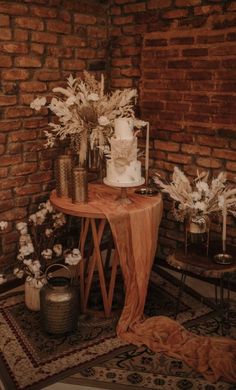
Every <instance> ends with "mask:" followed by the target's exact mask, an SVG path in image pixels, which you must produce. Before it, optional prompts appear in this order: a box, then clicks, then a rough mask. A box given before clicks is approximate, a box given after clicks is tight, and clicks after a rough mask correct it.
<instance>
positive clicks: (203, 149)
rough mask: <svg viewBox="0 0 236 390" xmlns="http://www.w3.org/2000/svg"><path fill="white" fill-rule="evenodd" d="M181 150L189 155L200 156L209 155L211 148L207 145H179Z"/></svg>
mask: <svg viewBox="0 0 236 390" xmlns="http://www.w3.org/2000/svg"><path fill="white" fill-rule="evenodd" d="M181 151H182V152H184V153H187V154H191V155H198V154H199V155H200V156H209V155H210V154H211V149H210V148H208V147H207V146H200V145H196V144H195V145H189V144H188V145H186V144H183V145H181Z"/></svg>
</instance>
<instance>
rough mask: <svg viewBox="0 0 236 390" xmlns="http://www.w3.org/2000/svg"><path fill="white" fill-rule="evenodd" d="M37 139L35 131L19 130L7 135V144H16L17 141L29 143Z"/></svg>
mask: <svg viewBox="0 0 236 390" xmlns="http://www.w3.org/2000/svg"><path fill="white" fill-rule="evenodd" d="M36 138H37V132H36V131H33V130H31V131H29V130H28V131H27V130H21V131H16V132H12V133H11V134H10V135H9V142H18V141H29V140H33V139H36Z"/></svg>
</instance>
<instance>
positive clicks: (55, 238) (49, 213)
mask: <svg viewBox="0 0 236 390" xmlns="http://www.w3.org/2000/svg"><path fill="white" fill-rule="evenodd" d="M16 228H17V230H18V231H19V234H20V236H19V253H18V255H17V260H18V264H19V265H17V266H16V267H15V268H14V271H13V272H14V275H15V276H16V277H18V278H23V277H24V276H26V279H25V303H26V306H27V307H28V308H29V309H30V310H34V311H38V310H39V309H40V295H39V291H40V289H41V288H42V287H43V285H44V284H45V283H46V278H45V271H46V269H47V267H48V266H49V265H50V264H52V263H55V262H58V261H60V260H61V259H62V258H63V257H64V258H65V263H67V264H69V265H74V264H75V263H76V262H77V263H78V262H79V261H80V260H81V255H80V252H79V250H78V249H76V248H75V249H72V250H68V249H66V255H65V256H64V248H63V245H62V243H61V240H62V238H63V236H65V232H66V231H65V229H66V217H65V215H64V214H63V213H60V212H57V211H56V210H55V209H54V208H53V206H52V205H51V203H50V201H49V200H48V201H47V202H44V203H41V204H40V205H39V208H38V210H37V211H36V212H35V213H34V214H31V215H30V216H29V218H28V222H19V223H17V225H16Z"/></svg>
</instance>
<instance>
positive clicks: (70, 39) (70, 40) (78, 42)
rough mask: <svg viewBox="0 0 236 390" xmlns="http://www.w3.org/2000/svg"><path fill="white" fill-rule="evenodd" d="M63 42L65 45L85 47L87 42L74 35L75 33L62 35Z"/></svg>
mask: <svg viewBox="0 0 236 390" xmlns="http://www.w3.org/2000/svg"><path fill="white" fill-rule="evenodd" d="M62 42H63V45H64V46H65V47H76V46H77V47H85V46H86V42H85V40H84V39H82V38H80V37H77V36H73V35H68V36H64V37H62Z"/></svg>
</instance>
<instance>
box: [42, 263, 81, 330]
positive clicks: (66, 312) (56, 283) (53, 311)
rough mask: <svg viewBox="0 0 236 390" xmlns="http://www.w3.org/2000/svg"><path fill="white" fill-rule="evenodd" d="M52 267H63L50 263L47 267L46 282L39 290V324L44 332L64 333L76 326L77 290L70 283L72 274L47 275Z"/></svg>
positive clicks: (77, 310) (77, 309)
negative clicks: (68, 275) (66, 275)
mask: <svg viewBox="0 0 236 390" xmlns="http://www.w3.org/2000/svg"><path fill="white" fill-rule="evenodd" d="M53 267H63V268H65V269H66V270H67V271H69V272H70V270H69V268H68V267H66V266H65V265H63V264H52V265H50V266H49V267H48V268H47V271H46V278H47V281H48V283H47V284H46V285H45V286H43V287H42V288H41V290H40V310H41V312H40V314H41V325H42V328H43V329H44V331H45V332H47V333H51V334H65V333H69V332H72V331H73V330H75V329H76V328H77V322H78V314H79V294H78V290H77V289H76V288H75V287H74V286H72V285H71V281H72V276H71V274H70V277H65V276H52V277H49V270H51V269H52V268H53Z"/></svg>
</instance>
